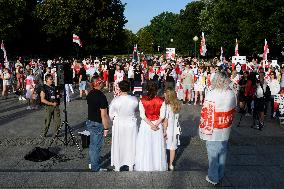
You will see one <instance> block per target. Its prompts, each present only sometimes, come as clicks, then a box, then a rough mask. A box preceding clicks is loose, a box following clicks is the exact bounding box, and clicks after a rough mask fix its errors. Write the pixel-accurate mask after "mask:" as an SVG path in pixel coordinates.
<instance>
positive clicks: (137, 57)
mask: <svg viewBox="0 0 284 189" xmlns="http://www.w3.org/2000/svg"><path fill="white" fill-rule="evenodd" d="M133 61H134V62H138V61H139V56H138V51H137V44H135V45H134V47H133Z"/></svg>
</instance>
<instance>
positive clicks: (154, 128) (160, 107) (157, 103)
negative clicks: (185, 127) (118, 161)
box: [135, 83, 167, 171]
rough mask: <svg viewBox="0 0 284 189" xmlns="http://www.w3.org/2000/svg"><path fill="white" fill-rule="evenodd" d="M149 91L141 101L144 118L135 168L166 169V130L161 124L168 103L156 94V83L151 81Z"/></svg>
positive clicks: (138, 169)
mask: <svg viewBox="0 0 284 189" xmlns="http://www.w3.org/2000/svg"><path fill="white" fill-rule="evenodd" d="M147 91H148V94H147V96H143V97H142V98H141V101H140V102H139V111H140V117H141V118H142V120H141V125H140V128H139V132H138V136H137V146H136V158H135V170H136V171H166V170H167V158H166V146H165V140H164V135H165V133H166V130H165V129H164V128H163V126H162V124H161V123H162V122H163V120H164V118H165V110H166V104H165V102H164V100H163V99H162V98H161V97H158V96H156V94H157V85H156V84H155V83H149V84H148V86H147Z"/></svg>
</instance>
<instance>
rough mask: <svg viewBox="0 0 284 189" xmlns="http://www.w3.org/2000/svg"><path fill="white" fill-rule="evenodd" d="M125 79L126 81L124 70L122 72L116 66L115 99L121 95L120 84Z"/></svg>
mask: <svg viewBox="0 0 284 189" xmlns="http://www.w3.org/2000/svg"><path fill="white" fill-rule="evenodd" d="M123 79H124V72H123V70H121V68H120V66H119V65H116V70H115V73H114V87H113V94H114V97H116V96H119V95H120V94H119V87H118V83H119V82H121V81H123Z"/></svg>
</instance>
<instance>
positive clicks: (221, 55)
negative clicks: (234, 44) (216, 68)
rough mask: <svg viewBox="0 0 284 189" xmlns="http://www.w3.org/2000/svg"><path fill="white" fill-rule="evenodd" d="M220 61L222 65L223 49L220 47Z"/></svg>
mask: <svg viewBox="0 0 284 189" xmlns="http://www.w3.org/2000/svg"><path fill="white" fill-rule="evenodd" d="M220 61H221V63H222V64H223V47H221V54H220Z"/></svg>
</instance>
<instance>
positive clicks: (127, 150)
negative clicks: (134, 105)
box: [111, 118, 138, 171]
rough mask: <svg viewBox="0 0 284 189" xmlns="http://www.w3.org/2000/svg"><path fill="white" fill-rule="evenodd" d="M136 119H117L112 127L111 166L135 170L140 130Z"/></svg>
mask: <svg viewBox="0 0 284 189" xmlns="http://www.w3.org/2000/svg"><path fill="white" fill-rule="evenodd" d="M136 122H137V120H136V118H123V119H122V118H120V119H118V118H115V119H114V121H113V126H112V144H111V166H115V170H116V171H119V169H120V167H121V166H123V165H127V166H129V168H130V169H132V168H133V165H134V162H135V152H136V138H137V132H138V128H137V125H136Z"/></svg>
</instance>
